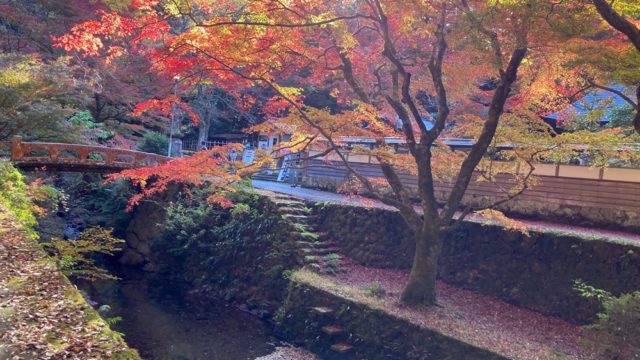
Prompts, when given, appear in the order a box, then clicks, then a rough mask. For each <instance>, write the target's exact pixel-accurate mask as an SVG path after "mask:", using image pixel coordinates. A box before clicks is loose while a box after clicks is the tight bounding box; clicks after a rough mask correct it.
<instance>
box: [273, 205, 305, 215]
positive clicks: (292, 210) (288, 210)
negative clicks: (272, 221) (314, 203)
mask: <svg viewBox="0 0 640 360" xmlns="http://www.w3.org/2000/svg"><path fill="white" fill-rule="evenodd" d="M278 211H280V213H282V214H290V215H309V212H307V210H306V209H305V208H303V207H296V206H282V207H280V208H279V209H278Z"/></svg>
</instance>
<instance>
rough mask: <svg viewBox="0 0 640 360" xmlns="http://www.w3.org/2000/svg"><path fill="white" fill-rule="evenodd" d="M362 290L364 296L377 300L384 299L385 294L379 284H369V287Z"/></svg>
mask: <svg viewBox="0 0 640 360" xmlns="http://www.w3.org/2000/svg"><path fill="white" fill-rule="evenodd" d="M362 290H363V291H364V293H365V294H367V295H369V296H374V297H378V298H381V297H384V296H385V295H386V293H387V291H386V290H385V289H384V287H383V286H382V284H380V283H379V282H374V283H371V284H370V285H367V286H365V287H364V288H363V289H362Z"/></svg>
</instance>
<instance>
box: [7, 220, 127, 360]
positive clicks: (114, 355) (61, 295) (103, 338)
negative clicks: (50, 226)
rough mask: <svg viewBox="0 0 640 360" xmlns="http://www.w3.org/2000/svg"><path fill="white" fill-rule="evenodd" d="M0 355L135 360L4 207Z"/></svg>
mask: <svg viewBox="0 0 640 360" xmlns="http://www.w3.org/2000/svg"><path fill="white" fill-rule="evenodd" d="M0 358H3V359H4V358H6V359H82V360H88V359H137V358H139V357H138V356H137V354H136V353H135V352H134V351H132V350H131V349H129V348H128V347H127V345H126V343H125V342H124V340H122V339H121V338H120V336H119V335H118V334H117V333H114V332H112V331H111V330H110V329H109V328H108V326H107V325H106V323H105V322H104V321H103V320H102V319H100V317H99V316H98V315H97V313H96V312H95V311H94V310H93V309H92V308H91V307H90V306H89V305H88V304H87V303H86V302H85V301H84V299H83V298H82V296H81V295H80V294H79V293H78V292H77V290H76V289H75V287H74V286H73V285H72V284H71V283H69V281H68V280H67V279H66V278H65V277H64V276H63V275H62V274H61V273H60V271H59V270H58V269H57V268H56V266H55V264H54V263H53V262H52V261H51V260H50V259H49V258H48V256H47V255H46V254H45V253H44V251H43V250H42V249H41V248H40V246H39V245H38V244H37V242H36V240H34V239H32V238H29V237H28V235H27V233H26V232H25V231H24V230H23V229H22V228H21V227H20V225H19V224H18V223H17V222H16V221H15V220H14V219H13V218H12V217H11V216H10V215H9V214H8V213H7V212H6V211H5V210H4V209H2V208H0Z"/></svg>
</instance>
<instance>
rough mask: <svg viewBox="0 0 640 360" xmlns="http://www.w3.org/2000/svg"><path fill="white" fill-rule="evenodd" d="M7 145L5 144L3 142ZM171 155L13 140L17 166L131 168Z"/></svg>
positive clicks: (167, 158)
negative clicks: (62, 165) (63, 165)
mask: <svg viewBox="0 0 640 360" xmlns="http://www.w3.org/2000/svg"><path fill="white" fill-rule="evenodd" d="M1 145H4V144H3V143H0V147H1ZM169 160H171V158H169V157H166V156H162V155H158V154H151V153H145V152H140V151H134V150H128V149H117V148H109V147H105V146H96V145H80V144H64V143H47V142H23V141H22V138H21V137H20V136H15V137H14V138H13V140H12V141H11V161H12V162H14V163H15V164H16V165H23V166H24V165H29V164H38V165H43V166H44V165H57V164H66V165H77V166H88V167H95V168H101V167H102V168H109V169H127V168H137V167H142V166H151V165H159V164H163V163H166V162H168V161H169Z"/></svg>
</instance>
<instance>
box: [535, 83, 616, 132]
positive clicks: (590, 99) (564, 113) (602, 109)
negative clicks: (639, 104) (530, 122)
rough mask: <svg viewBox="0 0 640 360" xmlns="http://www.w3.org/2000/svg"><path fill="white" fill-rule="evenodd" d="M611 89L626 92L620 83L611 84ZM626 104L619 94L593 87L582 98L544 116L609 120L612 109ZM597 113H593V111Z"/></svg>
mask: <svg viewBox="0 0 640 360" xmlns="http://www.w3.org/2000/svg"><path fill="white" fill-rule="evenodd" d="M611 88H612V89H615V90H618V91H620V92H622V93H625V94H626V93H627V92H628V91H627V89H626V88H625V87H624V86H621V85H613V86H611ZM625 106H628V104H627V102H626V101H624V99H622V98H621V97H620V96H618V95H616V94H614V93H612V92H610V91H606V90H601V89H595V90H593V91H590V92H588V93H587V94H586V95H585V96H584V97H583V98H582V99H580V100H578V101H576V102H574V103H573V104H571V105H569V106H568V107H566V108H564V109H562V110H560V111H557V112H555V113H553V114H551V115H546V116H544V118H546V119H551V120H558V118H563V117H564V118H572V117H574V116H575V117H582V116H589V115H591V116H599V119H598V120H597V121H598V122H602V123H606V122H609V120H610V119H611V116H612V115H613V110H615V109H619V108H622V107H625ZM595 111H597V112H599V113H593V112H595Z"/></svg>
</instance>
